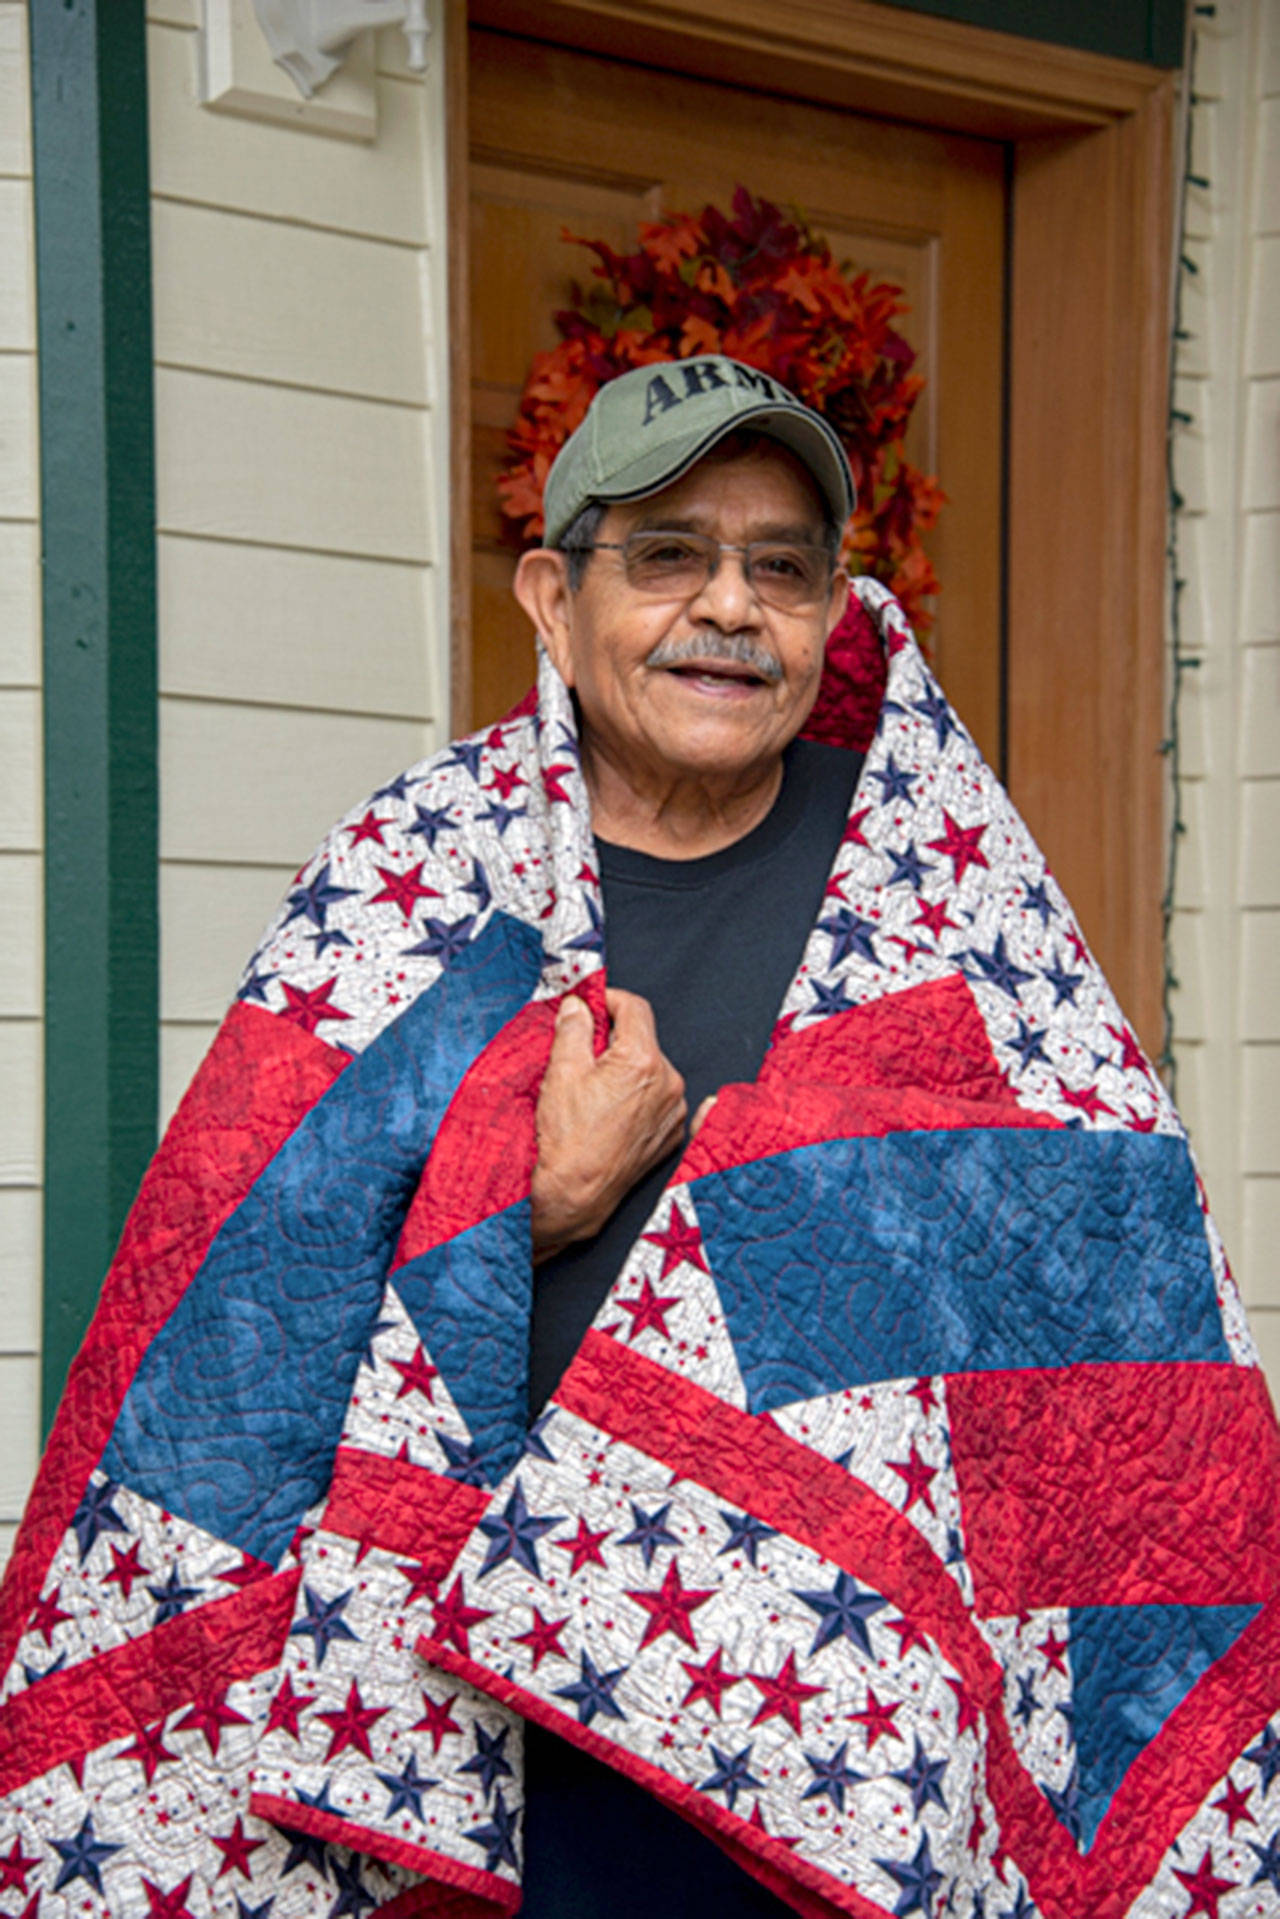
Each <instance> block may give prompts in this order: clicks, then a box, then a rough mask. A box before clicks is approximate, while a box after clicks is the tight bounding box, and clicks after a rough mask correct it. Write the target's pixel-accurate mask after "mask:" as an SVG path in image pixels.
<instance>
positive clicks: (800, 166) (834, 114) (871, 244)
mask: <svg viewBox="0 0 1280 1919" xmlns="http://www.w3.org/2000/svg"><path fill="white" fill-rule="evenodd" d="M469 63H470V87H469V107H468V111H469V127H470V138H469V144H470V209H471V210H470V273H471V304H470V331H471V341H470V353H471V420H472V536H473V561H472V688H473V713H472V722H473V724H475V725H481V724H484V723H485V722H487V721H489V720H491V719H494V718H496V717H497V716H498V715H499V714H501V713H502V712H504V711H505V710H506V709H507V708H508V707H509V706H510V705H511V704H512V703H513V702H514V701H515V700H516V699H518V698H519V697H520V695H521V694H522V693H523V692H524V691H525V689H526V688H527V687H528V685H529V683H530V679H531V676H532V668H533V643H532V635H531V633H530V630H529V627H528V624H527V622H526V621H525V619H524V616H523V614H522V613H521V612H520V610H519V608H518V607H517V606H516V605H515V602H514V600H513V599H512V597H511V592H510V582H511V575H512V572H513V570H514V564H515V549H514V547H513V546H512V545H511V544H510V540H509V537H508V536H504V533H503V528H502V522H501V519H500V515H499V510H498V496H497V492H496V488H495V480H496V476H497V474H498V472H499V471H500V469H501V466H502V462H503V456H504V452H505V434H506V430H507V428H508V426H509V425H510V423H511V421H512V419H513V418H514V416H515V410H516V405H517V401H518V397H519V394H520V390H521V388H522V386H523V383H524V379H525V376H526V373H527V371H528V368H529V363H530V360H531V358H532V356H533V354H534V353H535V352H536V351H538V350H539V349H541V348H544V347H549V346H551V345H553V344H554V342H555V339H556V334H555V329H554V326H553V323H552V315H553V313H554V312H555V310H556V309H557V308H558V307H561V306H563V305H564V304H565V303H566V296H567V293H568V288H569V283H570V281H571V280H573V279H578V280H581V279H583V278H584V277H585V275H586V273H587V271H588V269H589V265H590V260H589V256H587V255H586V254H585V253H584V251H583V250H582V249H581V248H578V247H573V246H571V245H568V244H567V243H566V242H564V241H563V240H562V239H561V238H560V234H561V229H562V228H564V227H566V226H567V227H568V228H569V229H570V231H572V232H575V233H580V234H584V235H587V236H589V237H593V238H594V237H600V238H604V239H607V240H608V241H610V243H611V244H613V245H614V246H617V247H620V248H624V249H626V248H629V247H630V246H632V245H633V244H634V240H635V231H636V222H637V220H647V219H653V218H655V217H657V216H658V215H660V214H661V213H663V212H669V211H691V210H692V211H696V210H699V209H700V208H701V207H702V206H703V205H705V204H706V202H707V201H715V202H717V203H718V204H720V205H724V206H727V205H728V202H729V200H730V198H731V195H732V193H733V189H734V188H735V186H737V185H738V184H740V183H741V184H742V185H745V186H746V187H748V188H749V189H750V190H751V191H752V192H753V193H756V194H763V195H765V196H766V197H767V198H769V199H771V200H773V201H775V202H777V203H779V204H781V205H783V206H798V207H800V208H801V209H803V211H804V212H805V214H806V215H807V216H808V218H809V219H810V220H811V222H812V223H813V225H814V226H815V227H817V228H818V229H819V230H820V231H821V232H822V233H823V234H825V236H826V237H827V239H828V240H829V241H830V243H831V246H832V248H833V251H834V252H835V255H836V257H837V259H841V260H845V259H847V260H850V261H852V262H853V263H854V264H855V265H856V266H857V267H858V268H867V269H869V270H870V271H871V272H872V273H873V274H874V275H876V276H878V277H880V278H884V279H888V280H891V281H893V282H895V283H896V284H898V285H900V286H901V287H902V288H903V290H904V293H905V295H906V298H907V300H908V301H909V305H910V311H909V313H908V314H907V315H906V317H905V318H904V320H903V321H902V322H901V327H902V331H903V333H904V334H905V335H906V337H907V339H908V340H909V342H910V344H911V345H912V346H913V347H914V348H915V349H916V352H917V354H918V356H919V359H918V367H919V370H920V371H921V372H922V373H923V374H924V375H925V378H926V381H927V385H926V388H925V392H924V395H923V396H922V398H921V400H920V401H919V402H918V404H917V408H916V413H915V417H914V419H913V423H912V428H911V435H910V439H909V442H908V452H909V456H910V457H911V458H912V459H913V460H914V461H915V462H916V463H917V464H919V465H921V466H923V467H924V468H925V469H926V470H927V471H929V472H932V473H935V474H936V475H937V476H938V477H939V479H940V480H941V482H942V485H943V487H944V488H945V490H946V491H947V493H948V494H949V496H950V504H949V505H948V506H947V508H946V509H945V510H944V513H943V515H942V519H941V521H940V523H939V525H938V527H937V529H936V531H935V533H934V534H933V535H932V536H931V537H930V541H929V547H930V553H931V557H932V559H933V562H934V566H935V568H936V570H937V573H938V577H939V579H940V580H941V582H942V587H943V590H942V592H941V593H940V595H939V596H938V605H937V625H936V628H935V631H934V635H933V640H932V651H933V655H934V659H935V661H936V664H937V667H938V670H939V672H940V674H941V676H942V679H943V681H944V683H945V685H946V687H947V690H948V693H949V694H950V696H951V698H952V699H953V700H954V702H955V704H956V706H957V708H958V709H959V711H960V713H961V714H962V716H963V718H964V719H965V720H966V722H967V723H968V725H969V726H970V728H971V729H972V730H973V732H974V734H975V736H976V738H977V739H978V741H979V744H980V745H981V746H982V748H983V750H984V752H986V753H987V755H988V756H989V757H990V758H991V759H992V760H993V761H995V762H997V763H998V760H999V749H1000V740H1001V732H1002V721H1001V711H1000V704H1001V661H1000V646H1001V640H1000V624H1001V622H1000V611H1001V609H1000V597H1001V551H1000V540H1001V526H1000V521H1001V514H1000V497H1001V492H1000V471H1001V444H1002V423H1001V404H1002V365H1003V343H1002V337H1001V326H1002V311H1003V285H1002V273H1003V262H1004V223H1005V188H1004V178H1005V169H1004V149H1003V147H1002V146H1001V145H1000V144H999V143H997V142H995V141H989V140H978V139H974V138H971V137H967V136H962V135H957V134H951V133H944V132H938V131H934V130H931V129H926V128H922V127H912V126H902V125H894V124H891V123H889V122H886V121H878V120H874V119H871V118H867V117H863V116H861V115H858V114H853V113H847V112H842V111H840V110H838V109H836V108H832V107H827V106H813V105H809V104H806V103H804V102H800V101H796V100H793V99H780V98H774V97H771V96H769V95H766V94H762V93H758V92H755V91H752V90H750V89H748V88H745V87H738V86H725V85H718V84H715V83H714V82H711V81H708V80H703V79H691V78H688V77H686V76H684V75H678V74H674V73H666V72H661V71H657V70H655V69H652V68H648V67H640V66H632V65H629V64H627V63H626V62H624V61H620V60H617V59H605V58H601V57H599V56H595V55H591V54H586V53H580V52H574V51H569V50H567V49H565V48H562V47H555V46H550V45H546V44H543V43H541V42H537V41H533V40H526V39H521V38H519V37H518V36H515V35H510V34H505V33H495V32H490V31H486V30H484V29H480V28H474V27H473V28H472V29H471V32H470V35H469Z"/></svg>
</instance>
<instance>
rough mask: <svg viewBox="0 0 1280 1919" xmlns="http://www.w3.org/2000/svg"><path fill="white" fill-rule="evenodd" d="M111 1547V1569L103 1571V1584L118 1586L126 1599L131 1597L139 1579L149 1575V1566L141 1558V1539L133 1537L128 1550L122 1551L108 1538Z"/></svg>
mask: <svg viewBox="0 0 1280 1919" xmlns="http://www.w3.org/2000/svg"><path fill="white" fill-rule="evenodd" d="M107 1544H108V1545H109V1546H110V1548H111V1562H112V1563H111V1571H110V1572H109V1573H103V1575H102V1583H103V1585H104V1586H119V1588H120V1590H121V1592H122V1593H123V1594H124V1596H125V1598H126V1599H132V1597H133V1588H134V1586H135V1584H136V1583H137V1581H138V1580H139V1579H148V1578H150V1576H151V1568H150V1566H144V1565H143V1563H142V1559H141V1553H142V1541H141V1540H140V1539H135V1540H134V1542H133V1544H132V1545H131V1546H130V1547H129V1550H128V1552H122V1551H121V1550H120V1548H119V1546H117V1545H116V1543H115V1541H114V1540H108V1541H107Z"/></svg>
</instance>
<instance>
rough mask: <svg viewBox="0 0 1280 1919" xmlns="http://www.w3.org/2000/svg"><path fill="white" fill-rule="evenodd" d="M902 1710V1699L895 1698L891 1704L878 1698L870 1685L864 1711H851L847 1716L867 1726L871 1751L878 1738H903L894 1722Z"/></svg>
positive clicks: (869, 1749) (869, 1750)
mask: <svg viewBox="0 0 1280 1919" xmlns="http://www.w3.org/2000/svg"><path fill="white" fill-rule="evenodd" d="M901 1711H902V1703H901V1701H900V1700H896V1699H895V1700H894V1702H893V1704H892V1705H889V1704H888V1703H887V1702H886V1701H882V1700H879V1699H877V1698H876V1691H875V1687H874V1686H868V1687H867V1703H866V1705H865V1706H864V1707H863V1708H862V1711H861V1712H851V1713H849V1714H847V1717H848V1718H850V1719H856V1720H857V1722H858V1724H859V1725H860V1726H865V1727H866V1733H867V1751H868V1752H871V1751H872V1749H873V1748H874V1746H875V1743H876V1741H877V1739H898V1738H901V1734H900V1733H899V1731H898V1729H897V1727H896V1726H895V1725H894V1723H893V1722H894V1720H895V1719H896V1718H897V1716H898V1714H899V1713H900V1712H901Z"/></svg>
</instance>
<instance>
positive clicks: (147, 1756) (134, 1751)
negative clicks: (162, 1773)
mask: <svg viewBox="0 0 1280 1919" xmlns="http://www.w3.org/2000/svg"><path fill="white" fill-rule="evenodd" d="M120 1757H121V1758H122V1759H136V1760H137V1761H138V1764H139V1765H140V1766H141V1767H142V1770H143V1772H144V1773H145V1774H146V1780H147V1784H148V1785H150V1784H151V1781H152V1780H153V1779H154V1778H155V1776H156V1773H157V1772H158V1771H159V1769H160V1767H161V1766H162V1765H163V1764H164V1762H165V1760H166V1759H177V1758H179V1757H180V1755H179V1754H178V1753H176V1752H170V1751H169V1748H168V1747H167V1746H166V1745H165V1743H164V1720H163V1719H161V1720H159V1721H158V1722H157V1723H156V1724H155V1725H154V1726H145V1727H144V1728H143V1730H142V1731H141V1732H140V1733H139V1734H138V1736H137V1738H136V1739H135V1740H134V1742H133V1744H132V1745H131V1746H126V1747H125V1749H124V1751H123V1752H122V1753H121V1754H120Z"/></svg>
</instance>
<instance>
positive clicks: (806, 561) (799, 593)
mask: <svg viewBox="0 0 1280 1919" xmlns="http://www.w3.org/2000/svg"><path fill="white" fill-rule="evenodd" d="M597 549H599V550H601V551H603V552H606V553H621V555H622V564H623V567H624V568H625V570H626V575H627V584H628V585H629V586H632V587H634V588H635V590H636V592H637V593H648V594H651V595H652V596H653V598H655V599H668V600H692V599H695V598H696V597H697V595H698V594H699V593H701V591H702V589H703V588H704V587H705V586H706V584H707V581H708V580H709V579H710V578H711V576H712V575H713V574H714V573H715V572H716V570H717V568H718V567H719V565H720V560H721V556H722V555H723V554H725V553H740V554H741V555H742V570H743V572H744V574H745V575H746V579H747V584H748V586H749V587H750V588H751V591H752V592H753V593H754V594H755V596H756V598H757V599H758V600H759V601H760V602H761V604H762V605H763V606H771V607H772V608H773V609H774V611H775V612H778V613H804V612H807V611H808V610H809V609H810V608H811V607H815V606H818V605H820V604H821V603H822V602H823V601H824V600H825V599H826V597H827V595H828V594H829V593H830V591H831V582H832V580H833V579H834V577H835V571H836V569H835V567H834V565H833V564H832V560H831V554H830V553H829V551H828V550H827V548H826V547H825V546H818V545H816V544H810V543H808V542H805V541H801V540H752V541H751V542H750V544H749V545H747V546H733V545H730V544H729V543H728V542H726V541H720V540H713V539H711V538H710V537H709V535H707V534H705V533H665V532H663V531H662V530H661V529H654V530H653V531H650V532H642V533H631V534H629V535H628V536H627V538H626V539H625V540H621V541H618V540H595V541H593V542H592V543H591V545H590V546H584V547H579V548H577V549H576V550H577V551H578V552H580V553H591V552H594V551H596V550H597Z"/></svg>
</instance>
